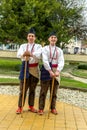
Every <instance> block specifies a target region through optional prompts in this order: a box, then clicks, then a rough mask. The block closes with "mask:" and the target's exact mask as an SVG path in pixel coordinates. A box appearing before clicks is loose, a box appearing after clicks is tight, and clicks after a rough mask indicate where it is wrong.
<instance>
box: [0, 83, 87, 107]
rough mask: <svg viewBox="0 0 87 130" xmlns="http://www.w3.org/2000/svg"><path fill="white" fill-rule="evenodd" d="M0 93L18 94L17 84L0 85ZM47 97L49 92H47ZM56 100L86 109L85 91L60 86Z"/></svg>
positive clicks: (37, 92)
mask: <svg viewBox="0 0 87 130" xmlns="http://www.w3.org/2000/svg"><path fill="white" fill-rule="evenodd" d="M39 92H40V87H37V89H36V97H38V95H39ZM0 94H8V95H18V94H19V86H9V85H8V86H3V85H1V86H0ZM47 98H49V92H48V94H47ZM57 100H58V101H62V102H65V103H68V104H73V105H75V106H79V107H80V108H85V109H87V92H82V91H79V90H70V89H63V88H61V89H59V90H58V99H57Z"/></svg>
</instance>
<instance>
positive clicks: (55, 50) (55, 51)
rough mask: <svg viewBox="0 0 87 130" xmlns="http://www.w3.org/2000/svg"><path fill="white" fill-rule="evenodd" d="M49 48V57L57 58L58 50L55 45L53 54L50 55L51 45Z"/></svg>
mask: <svg viewBox="0 0 87 130" xmlns="http://www.w3.org/2000/svg"><path fill="white" fill-rule="evenodd" d="M49 50H50V59H52V60H57V58H58V51H57V48H56V46H55V49H54V53H53V56H52V49H51V46H49ZM55 53H56V56H55Z"/></svg>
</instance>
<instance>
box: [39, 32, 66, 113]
mask: <svg viewBox="0 0 87 130" xmlns="http://www.w3.org/2000/svg"><path fill="white" fill-rule="evenodd" d="M57 40H58V39H57V36H56V33H55V32H51V33H50V35H49V38H48V41H49V45H47V46H44V47H43V49H42V61H43V66H42V68H41V76H40V79H41V90H40V96H39V111H38V114H40V115H42V114H43V113H44V107H45V99H46V95H47V91H48V88H49V87H50V92H51V88H52V78H53V77H54V78H55V79H54V88H53V95H52V102H51V108H50V109H51V112H52V113H53V114H57V110H56V99H57V90H58V88H59V84H60V72H61V70H62V69H63V67H64V56H63V51H62V50H61V49H60V48H59V47H57V46H56V42H57Z"/></svg>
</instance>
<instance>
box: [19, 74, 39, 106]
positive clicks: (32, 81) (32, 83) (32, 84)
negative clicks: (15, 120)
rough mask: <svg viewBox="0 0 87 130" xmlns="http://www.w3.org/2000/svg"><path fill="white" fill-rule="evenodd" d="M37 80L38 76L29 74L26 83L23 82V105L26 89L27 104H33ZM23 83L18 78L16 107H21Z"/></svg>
mask: <svg viewBox="0 0 87 130" xmlns="http://www.w3.org/2000/svg"><path fill="white" fill-rule="evenodd" d="M38 81H39V79H38V78H36V77H34V76H33V75H31V74H29V78H28V79H26V84H25V93H24V102H23V105H24V104H25V99H26V94H27V91H28V89H29V91H28V105H29V106H34V99H35V90H36V86H37V83H38ZM23 84H24V81H23V80H20V93H19V101H18V107H22V97H23Z"/></svg>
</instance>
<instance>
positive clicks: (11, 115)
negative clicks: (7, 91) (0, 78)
mask: <svg viewBox="0 0 87 130" xmlns="http://www.w3.org/2000/svg"><path fill="white" fill-rule="evenodd" d="M17 102H18V96H10V95H0V130H87V110H84V109H81V108H79V107H75V106H73V105H69V104H66V103H63V102H57V106H56V107H57V110H58V113H59V114H58V115H53V114H52V113H50V117H49V119H48V104H49V102H48V100H46V108H45V113H44V115H42V116H40V115H38V114H37V113H32V112H30V111H28V109H27V108H28V106H27V102H26V104H25V106H24V111H23V114H22V116H23V117H21V115H17V114H16V113H15V112H16V109H17ZM35 107H36V108H38V98H36V100H35Z"/></svg>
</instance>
